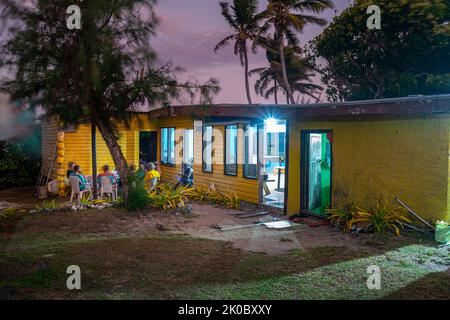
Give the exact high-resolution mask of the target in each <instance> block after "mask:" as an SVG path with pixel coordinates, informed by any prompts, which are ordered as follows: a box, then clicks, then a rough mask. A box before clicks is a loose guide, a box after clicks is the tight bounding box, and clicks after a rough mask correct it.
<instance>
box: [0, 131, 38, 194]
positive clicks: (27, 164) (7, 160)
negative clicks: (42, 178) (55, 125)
mask: <svg viewBox="0 0 450 320" xmlns="http://www.w3.org/2000/svg"><path fill="white" fill-rule="evenodd" d="M39 147H40V127H39V126H36V129H35V130H34V134H33V135H31V136H29V137H28V138H16V139H8V140H0V190H2V189H7V188H12V187H27V186H32V185H35V183H36V180H37V177H38V175H39V170H40V166H41V158H40V157H41V155H40V152H39V151H38V150H39Z"/></svg>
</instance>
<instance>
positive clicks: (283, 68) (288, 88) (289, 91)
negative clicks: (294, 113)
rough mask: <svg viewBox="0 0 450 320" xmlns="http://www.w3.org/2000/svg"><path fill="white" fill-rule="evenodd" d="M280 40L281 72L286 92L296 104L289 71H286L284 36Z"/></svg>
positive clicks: (289, 98)
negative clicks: (288, 75) (288, 74)
mask: <svg viewBox="0 0 450 320" xmlns="http://www.w3.org/2000/svg"><path fill="white" fill-rule="evenodd" d="M278 41H279V55H280V64H281V74H282V75H283V82H284V86H285V88H286V93H287V96H288V100H290V102H291V103H292V104H295V101H294V96H293V94H292V89H291V85H290V84H289V80H288V77H287V71H286V59H285V58H284V44H283V37H281V36H280V39H279V40H278Z"/></svg>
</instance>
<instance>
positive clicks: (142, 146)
mask: <svg viewBox="0 0 450 320" xmlns="http://www.w3.org/2000/svg"><path fill="white" fill-rule="evenodd" d="M156 161H158V132H156V131H141V132H139V162H140V163H142V164H147V163H149V162H156Z"/></svg>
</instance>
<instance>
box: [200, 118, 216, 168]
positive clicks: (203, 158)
mask: <svg viewBox="0 0 450 320" xmlns="http://www.w3.org/2000/svg"><path fill="white" fill-rule="evenodd" d="M205 128H211V170H207V169H206V168H205V167H206V162H205V147H206V145H205V144H206V143H205ZM213 143H214V126H212V125H206V126H202V172H203V173H211V174H212V173H213V172H214V165H213V159H214V156H213Z"/></svg>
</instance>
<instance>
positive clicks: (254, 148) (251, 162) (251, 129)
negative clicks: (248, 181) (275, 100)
mask: <svg viewBox="0 0 450 320" xmlns="http://www.w3.org/2000/svg"><path fill="white" fill-rule="evenodd" d="M257 166H258V126H257V125H253V126H247V127H246V128H245V134H244V177H246V178H257Z"/></svg>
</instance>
